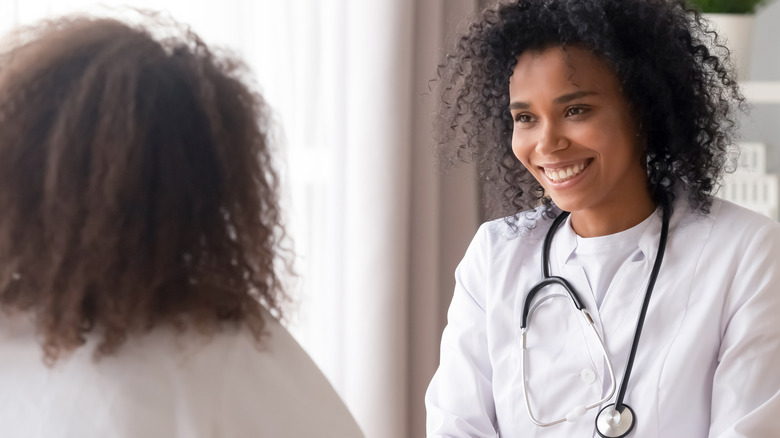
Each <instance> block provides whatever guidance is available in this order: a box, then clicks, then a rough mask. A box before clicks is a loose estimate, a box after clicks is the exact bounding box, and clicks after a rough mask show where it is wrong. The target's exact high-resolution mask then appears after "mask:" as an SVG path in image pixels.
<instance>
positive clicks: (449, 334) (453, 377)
mask: <svg viewBox="0 0 780 438" xmlns="http://www.w3.org/2000/svg"><path fill="white" fill-rule="evenodd" d="M486 240H487V239H486V226H485V225H483V226H482V227H481V228H480V230H479V231H478V232H477V235H476V237H475V238H474V240H473V241H472V242H471V245H470V246H469V248H468V250H467V251H466V255H465V256H464V258H463V260H462V261H461V263H460V265H459V266H458V268H457V269H456V271H455V281H456V286H455V292H454V295H453V298H452V303H451V304H450V308H449V311H448V313H447V327H446V328H445V329H444V332H443V334H442V341H441V360H440V365H439V369H438V370H437V371H436V374H435V375H434V377H433V379H432V381H431V383H430V386H429V387H428V392H427V394H426V397H425V404H426V409H427V431H428V437H429V438H431V437H436V438H440V437H449V438H452V437H475V438H478V437H497V436H498V432H497V427H496V413H495V405H494V402H493V392H492V383H491V381H492V374H493V373H492V369H491V364H490V360H489V357H488V341H487V330H486V314H485V298H486V297H485V289H486V284H487V281H486V278H487V277H486V276H487V265H488V264H489V260H488V259H489V257H488V252H489V251H488V250H487V248H486V246H487V244H486Z"/></svg>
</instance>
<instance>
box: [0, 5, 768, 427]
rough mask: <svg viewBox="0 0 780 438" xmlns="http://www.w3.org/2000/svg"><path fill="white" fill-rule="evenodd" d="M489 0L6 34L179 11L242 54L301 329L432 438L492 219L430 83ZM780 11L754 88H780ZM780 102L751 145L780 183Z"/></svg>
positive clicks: (378, 418)
mask: <svg viewBox="0 0 780 438" xmlns="http://www.w3.org/2000/svg"><path fill="white" fill-rule="evenodd" d="M489 3H492V1H489V0H481V1H480V0H370V1H366V0H296V1H283V0H275V1H272V0H221V1H219V2H193V1H190V0H124V1H103V2H102V3H95V2H91V1H83V0H0V31H2V33H6V32H7V31H9V30H10V29H12V28H13V27H14V26H17V25H20V24H27V23H31V22H34V21H37V20H39V19H42V18H46V17H50V16H57V15H61V14H65V13H71V12H90V13H94V14H97V15H112V16H119V17H122V16H125V15H127V16H130V15H132V14H131V13H130V12H128V11H127V10H126V9H123V8H122V7H120V6H122V5H128V6H131V7H135V8H143V9H150V10H155V11H163V12H165V13H166V14H168V15H170V16H171V17H173V18H174V19H176V20H178V21H180V22H182V23H185V24H188V25H190V26H191V27H192V29H193V30H194V31H195V32H197V33H198V34H199V35H200V36H201V37H202V38H203V39H204V40H205V41H206V42H207V43H208V44H210V45H211V46H212V47H214V46H219V47H224V48H226V49H229V50H230V51H232V52H234V53H236V54H238V55H239V56H241V57H242V58H243V59H244V60H245V61H246V62H247V63H248V65H249V66H250V67H251V69H252V72H253V77H252V79H253V81H254V82H255V83H256V85H257V86H258V87H259V89H260V91H261V92H262V93H263V95H264V96H265V97H266V99H267V100H268V102H269V103H270V105H271V106H272V107H273V109H274V117H275V119H276V121H277V126H278V128H279V129H278V133H277V141H278V144H279V146H280V150H281V154H282V157H283V159H282V163H281V165H282V167H283V173H284V178H285V181H284V182H285V185H286V188H287V192H286V193H285V204H286V205H285V208H286V212H287V217H288V223H289V231H290V234H291V237H292V239H293V241H294V244H295V250H296V252H297V255H298V257H297V269H298V272H299V274H300V276H299V278H297V279H291V280H290V291H291V294H292V295H293V296H294V297H295V304H294V305H293V306H291V308H290V310H289V312H288V321H287V325H288V326H289V328H290V329H291V331H293V333H294V335H295V336H296V338H297V339H298V340H299V342H301V344H302V345H303V346H304V348H305V349H306V350H307V351H308V352H309V354H310V355H311V356H312V357H313V358H314V360H315V361H316V362H317V364H318V365H319V366H320V367H321V368H322V370H323V371H324V372H325V374H326V375H327V377H328V378H329V379H330V381H331V383H332V384H333V385H334V387H335V388H336V389H337V391H338V392H339V393H340V394H341V396H342V397H343V398H344V400H345V401H346V403H347V405H348V406H349V408H350V409H351V410H352V412H353V414H354V415H355V417H356V419H357V421H358V423H359V424H360V425H361V427H362V428H363V431H364V432H365V433H366V436H367V437H369V438H398V437H414V436H423V435H424V418H425V409H424V405H423V395H424V392H425V389H426V387H427V384H428V381H429V380H430V377H431V376H432V374H433V372H434V371H435V369H436V366H437V364H438V344H439V339H440V335H441V330H442V328H443V327H444V324H445V323H446V309H447V306H448V304H449V300H450V297H451V295H452V289H453V286H454V280H453V272H454V269H455V266H456V265H457V263H458V261H459V260H460V257H461V256H462V255H463V252H464V251H465V248H466V246H467V245H468V242H469V241H470V239H471V237H472V235H473V233H474V232H475V231H476V228H477V226H478V224H479V222H480V221H481V214H480V208H479V206H480V201H479V195H478V192H479V190H478V188H477V184H476V181H475V178H474V176H475V172H474V170H473V168H472V167H471V166H469V165H463V166H460V167H457V168H453V169H447V170H440V169H439V167H438V166H437V162H436V159H435V156H434V150H433V141H432V132H433V128H432V122H433V116H434V113H435V105H436V99H435V95H434V93H435V92H433V91H431V88H432V87H433V85H431V83H430V80H431V79H432V78H434V77H435V70H436V65H437V62H438V61H439V60H440V59H441V58H442V56H443V54H444V51H445V48H446V47H449V46H450V45H451V43H452V38H453V35H455V33H456V32H457V31H458V30H462V29H463V25H464V24H463V23H464V20H465V19H466V18H467V17H469V16H470V15H472V14H474V13H476V11H478V10H479V9H481V8H482V7H484V6H486V5H487V4H489ZM778 22H780V4H778V3H777V2H776V3H774V4H770V5H769V6H768V7H766V8H764V9H762V10H761V11H759V14H758V16H757V20H756V28H755V43H754V49H753V51H754V53H753V57H752V61H751V69H750V72H749V74H748V77H747V80H748V81H770V82H771V81H779V82H780V52H778V50H780V49H778V44H777V43H778V42H779V41H780V34H779V32H780V31H778V26H776V23H778ZM778 103H780V98H778V102H768V103H762V104H760V105H756V106H755V108H754V109H753V111H752V113H751V115H750V116H746V117H745V118H744V120H743V126H744V128H743V139H744V140H747V141H752V142H763V143H765V144H766V145H767V153H766V160H767V171H769V172H773V173H778V172H780V129H779V127H780V123H777V122H778V121H780V112H779V110H780V107H778Z"/></svg>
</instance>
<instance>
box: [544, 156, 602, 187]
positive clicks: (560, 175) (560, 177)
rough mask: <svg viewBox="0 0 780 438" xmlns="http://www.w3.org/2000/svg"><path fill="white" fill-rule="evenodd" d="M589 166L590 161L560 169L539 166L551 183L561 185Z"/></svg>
mask: <svg viewBox="0 0 780 438" xmlns="http://www.w3.org/2000/svg"><path fill="white" fill-rule="evenodd" d="M588 164H590V160H585V161H581V162H579V163H575V164H569V165H566V166H561V167H548V166H540V168H541V169H542V170H544V174H545V175H546V176H547V178H548V179H549V180H550V181H551V182H553V183H556V184H558V183H563V182H566V181H569V180H571V179H573V178H575V177H576V176H579V175H580V174H581V173H582V172H583V171H584V170H585V168H587V167H588Z"/></svg>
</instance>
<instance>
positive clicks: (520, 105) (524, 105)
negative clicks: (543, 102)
mask: <svg viewBox="0 0 780 438" xmlns="http://www.w3.org/2000/svg"><path fill="white" fill-rule="evenodd" d="M595 94H598V93H596V92H595V91H575V92H574V93H569V94H564V95H563V96H558V97H556V98H555V99H554V100H553V103H555V104H561V103H568V102H571V101H572V100H576V99H579V98H582V97H586V96H592V95H595ZM530 107H531V104H530V103H528V102H522V101H515V102H512V103H510V104H509V109H510V110H513V109H528V108H530Z"/></svg>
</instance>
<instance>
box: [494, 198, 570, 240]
mask: <svg viewBox="0 0 780 438" xmlns="http://www.w3.org/2000/svg"><path fill="white" fill-rule="evenodd" d="M560 212H561V210H560V209H558V208H556V207H545V206H541V207H537V208H535V209H533V210H526V211H523V212H520V213H517V214H515V215H512V216H507V217H503V218H499V219H494V220H491V221H488V222H485V223H483V224H482V226H481V227H480V230H479V231H478V234H480V233H481V234H484V235H485V236H486V238H487V239H488V240H490V241H495V242H506V243H510V242H513V243H524V242H528V241H536V240H541V239H544V235H545V233H546V232H547V228H548V227H549V224H550V223H551V222H552V219H553V218H554V217H555V216H557V215H558V214H560Z"/></svg>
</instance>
